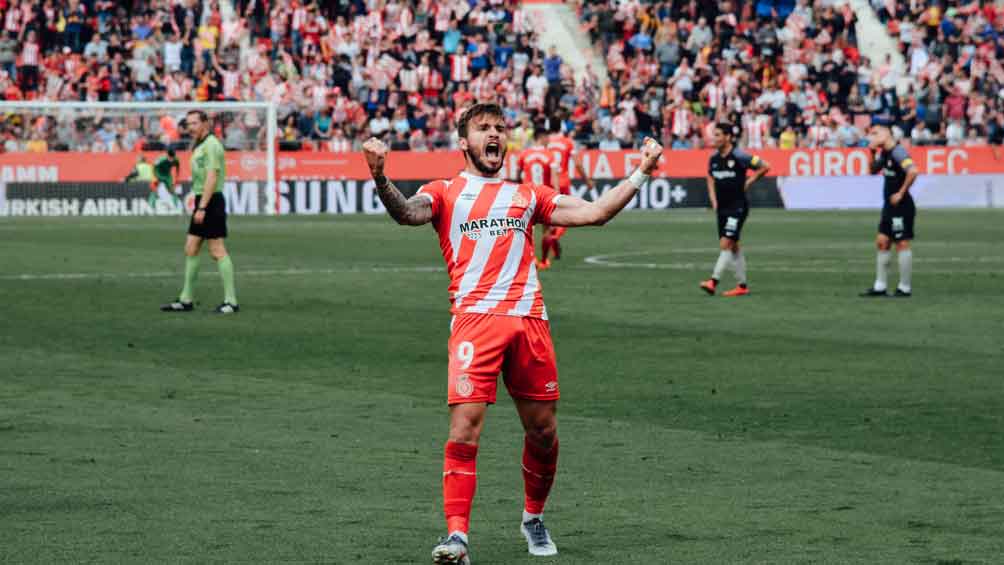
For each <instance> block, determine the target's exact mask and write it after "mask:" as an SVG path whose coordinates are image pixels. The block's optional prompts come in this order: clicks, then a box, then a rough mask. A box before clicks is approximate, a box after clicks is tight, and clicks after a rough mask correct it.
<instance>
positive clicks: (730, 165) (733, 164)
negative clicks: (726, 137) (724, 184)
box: [729, 159, 736, 167]
mask: <svg viewBox="0 0 1004 565" xmlns="http://www.w3.org/2000/svg"><path fill="white" fill-rule="evenodd" d="M735 166H736V162H735V161H733V160H732V159H729V167H735Z"/></svg>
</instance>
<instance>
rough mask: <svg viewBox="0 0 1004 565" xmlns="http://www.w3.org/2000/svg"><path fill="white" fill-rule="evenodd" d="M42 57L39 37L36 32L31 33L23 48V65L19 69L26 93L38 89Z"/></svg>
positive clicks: (22, 85)
mask: <svg viewBox="0 0 1004 565" xmlns="http://www.w3.org/2000/svg"><path fill="white" fill-rule="evenodd" d="M41 55H42V53H41V47H40V46H39V44H38V36H37V34H36V33H35V30H32V31H29V32H28V38H27V40H25V42H24V46H22V48H21V64H20V68H19V69H18V78H19V79H20V81H21V88H22V90H24V91H25V92H34V91H35V90H37V89H38V66H39V64H40V62H41Z"/></svg>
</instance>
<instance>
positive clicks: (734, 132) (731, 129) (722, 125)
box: [715, 122, 739, 139]
mask: <svg viewBox="0 0 1004 565" xmlns="http://www.w3.org/2000/svg"><path fill="white" fill-rule="evenodd" d="M715 129H716V130H718V131H720V132H722V133H724V134H725V135H727V136H729V137H731V138H732V139H735V138H737V137H739V126H737V125H735V124H730V123H728V122H718V123H717V124H715Z"/></svg>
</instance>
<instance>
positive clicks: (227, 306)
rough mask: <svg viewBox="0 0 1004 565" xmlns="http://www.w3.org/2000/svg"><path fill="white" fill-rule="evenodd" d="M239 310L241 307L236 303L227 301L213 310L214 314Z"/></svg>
mask: <svg viewBox="0 0 1004 565" xmlns="http://www.w3.org/2000/svg"><path fill="white" fill-rule="evenodd" d="M240 311H241V307H240V306H238V305H236V304H231V303H229V302H224V303H223V304H220V305H219V306H217V307H216V309H215V310H213V313H215V314H236V313H238V312H240Z"/></svg>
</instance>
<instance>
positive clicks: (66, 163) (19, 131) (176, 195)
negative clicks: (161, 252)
mask: <svg viewBox="0 0 1004 565" xmlns="http://www.w3.org/2000/svg"><path fill="white" fill-rule="evenodd" d="M192 110H201V111H203V112H205V113H206V115H207V116H208V118H209V120H210V123H211V124H212V132H213V134H214V135H216V136H217V137H218V138H219V140H220V141H221V142H222V143H223V146H224V147H225V148H226V181H225V186H224V194H225V196H226V197H227V207H228V209H229V211H230V212H231V213H237V214H270V213H274V212H275V210H276V204H275V203H276V186H277V185H276V158H275V143H274V140H275V139H276V128H277V125H276V109H275V106H274V105H273V104H271V103H264V102H207V103H148V102H108V103H104V102H0V142H2V144H3V148H2V149H3V151H2V153H0V216H35V215H38V216H63V215H98V216H134V215H135V216H144V215H173V214H183V213H187V211H189V210H190V209H191V203H192V197H191V188H192V187H191V184H190V180H191V164H190V160H189V158H190V156H191V149H192V143H193V140H192V137H191V134H190V133H189V132H188V130H187V128H186V124H185V117H186V115H187V114H188V112H190V111H192ZM270 141H272V142H271V143H270ZM170 153H173V154H174V156H175V158H176V159H177V160H178V163H179V168H173V169H172V168H171V167H168V166H167V163H166V162H165V161H164V159H170ZM158 161H160V163H159V165H158ZM165 170H166V171H167V173H168V174H169V175H170V177H171V178H170V180H169V181H168V179H167V178H166V176H165V175H164V174H163V173H164V172H165Z"/></svg>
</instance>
